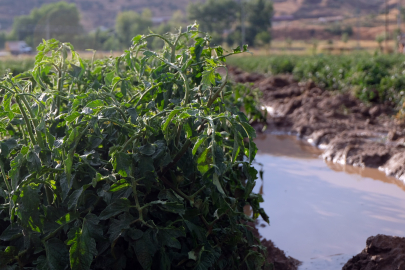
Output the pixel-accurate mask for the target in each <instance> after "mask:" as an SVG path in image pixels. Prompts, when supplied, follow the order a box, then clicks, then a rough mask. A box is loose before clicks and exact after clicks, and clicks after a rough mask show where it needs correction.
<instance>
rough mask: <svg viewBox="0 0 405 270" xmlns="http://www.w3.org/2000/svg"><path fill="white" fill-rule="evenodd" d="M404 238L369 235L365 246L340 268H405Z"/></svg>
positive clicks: (351, 269)
mask: <svg viewBox="0 0 405 270" xmlns="http://www.w3.org/2000/svg"><path fill="white" fill-rule="evenodd" d="M404 250H405V238H403V237H394V236H386V235H380V234H379V235H376V236H371V237H369V238H368V239H367V242H366V248H365V249H364V250H363V251H362V252H361V253H360V254H357V255H356V256H354V257H353V258H352V259H350V260H349V261H348V262H347V263H346V264H345V265H344V266H343V269H342V270H358V269H367V270H405V254H404Z"/></svg>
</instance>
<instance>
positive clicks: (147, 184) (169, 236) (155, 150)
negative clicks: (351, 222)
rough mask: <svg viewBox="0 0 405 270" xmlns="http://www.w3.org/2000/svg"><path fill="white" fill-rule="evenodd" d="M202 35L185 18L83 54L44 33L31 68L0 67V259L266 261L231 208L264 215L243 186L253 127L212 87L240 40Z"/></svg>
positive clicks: (98, 265)
mask: <svg viewBox="0 0 405 270" xmlns="http://www.w3.org/2000/svg"><path fill="white" fill-rule="evenodd" d="M149 38H159V39H162V40H164V42H165V46H164V48H163V50H162V52H160V53H157V52H153V51H149V50H148V49H147V40H148V39H149ZM209 42H210V39H209V36H207V35H205V34H204V33H201V32H200V31H198V29H197V26H196V25H193V26H189V27H188V28H187V30H186V31H185V32H179V33H178V34H167V35H164V36H160V35H155V34H152V35H149V36H136V37H135V38H133V43H132V46H131V47H130V48H129V49H128V50H127V51H125V53H124V54H123V55H121V56H120V57H117V58H112V57H111V58H108V59H104V60H96V61H84V60H83V59H81V58H80V56H79V55H78V53H77V52H75V50H74V48H73V46H72V45H70V44H69V43H61V42H59V41H56V40H48V41H44V42H43V43H42V44H41V45H39V47H38V48H37V49H38V55H37V56H36V62H35V66H34V68H33V69H32V70H30V71H27V72H24V73H21V74H19V75H17V76H15V77H12V76H11V75H7V76H5V77H4V78H3V80H2V81H1V83H0V89H1V92H0V93H1V97H2V102H1V105H2V108H1V114H0V117H1V122H0V133H1V135H2V137H3V139H2V140H1V141H0V149H1V152H0V169H1V178H2V182H1V184H0V187H1V189H0V202H1V208H0V232H1V234H0V265H1V266H5V267H6V268H5V269H17V268H18V269H38V270H45V269H72V270H78V269H134V268H135V269H267V268H268V267H269V265H266V264H265V254H266V251H265V249H264V248H263V247H262V246H260V244H259V242H258V240H257V239H256V240H255V239H254V238H253V235H252V233H251V232H250V231H249V227H248V225H247V222H248V221H251V219H250V218H249V217H247V216H246V215H245V214H244V213H243V208H244V207H245V206H246V205H250V206H251V207H252V209H253V211H254V217H255V218H256V217H258V216H259V215H261V216H262V217H263V219H264V220H267V221H268V217H267V215H266V214H265V212H264V211H263V209H262V208H260V206H259V203H260V202H261V201H262V198H261V196H260V195H257V194H254V193H252V190H253V188H254V186H255V181H256V179H257V171H256V170H255V169H254V167H253V166H252V165H251V162H252V161H253V159H254V157H255V154H256V151H257V148H256V146H255V144H254V143H253V138H254V137H255V131H254V129H253V128H252V127H251V126H250V125H249V119H248V118H247V117H246V116H245V115H244V114H243V113H241V112H240V111H239V110H238V108H237V107H236V106H234V105H233V103H231V102H225V101H224V97H225V96H227V95H228V94H229V93H228V92H229V88H227V87H226V85H227V71H226V67H225V65H224V62H225V57H226V56H228V55H232V54H238V53H241V52H243V51H246V50H247V48H246V47H244V48H243V49H240V48H237V49H235V50H234V51H232V52H230V53H228V54H224V51H223V49H222V48H220V47H214V48H213V47H210V46H209ZM189 44H192V45H189ZM221 69H222V70H223V71H224V72H222V73H221V74H222V75H220V73H219V72H218V71H219V70H221ZM227 91H228V92H227Z"/></svg>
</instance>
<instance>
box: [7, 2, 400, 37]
mask: <svg viewBox="0 0 405 270" xmlns="http://www.w3.org/2000/svg"><path fill="white" fill-rule="evenodd" d="M190 1H198V0H170V1H168V0H66V2H69V3H75V4H76V5H77V6H78V8H79V9H80V11H81V13H82V24H83V25H84V28H85V29H86V30H92V29H95V28H97V27H100V26H104V27H108V28H109V27H113V26H114V23H115V18H116V16H117V14H118V13H119V12H121V11H125V10H134V11H137V12H142V10H143V9H145V8H149V9H150V10H151V11H152V13H153V17H154V18H155V19H156V20H157V21H159V19H162V20H164V19H165V18H167V17H170V16H171V15H172V13H173V12H174V11H176V10H182V11H185V10H186V8H187V5H188V3H189V2H190ZM202 1H204V0H202ZM235 1H239V0H235ZM397 1H398V0H389V1H388V4H389V5H388V6H389V8H390V9H395V8H396V7H397ZM52 2H58V0H0V30H9V29H11V26H12V23H13V18H14V17H15V16H19V15H24V14H29V13H30V11H31V10H32V9H33V8H36V7H40V6H41V5H43V4H46V3H52ZM357 8H358V9H359V10H360V13H361V14H362V15H368V14H378V13H381V12H383V11H384V8H385V6H384V0H356V1H353V0H274V10H275V16H280V15H293V16H294V17H295V18H296V19H306V18H318V17H328V16H345V17H353V16H354V14H355V12H356V10H357Z"/></svg>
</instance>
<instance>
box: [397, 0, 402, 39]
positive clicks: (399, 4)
mask: <svg viewBox="0 0 405 270" xmlns="http://www.w3.org/2000/svg"><path fill="white" fill-rule="evenodd" d="M401 9H402V7H401V0H398V20H397V24H398V31H399V35H400V36H401V34H402V29H401V21H402V18H401V17H402V14H401Z"/></svg>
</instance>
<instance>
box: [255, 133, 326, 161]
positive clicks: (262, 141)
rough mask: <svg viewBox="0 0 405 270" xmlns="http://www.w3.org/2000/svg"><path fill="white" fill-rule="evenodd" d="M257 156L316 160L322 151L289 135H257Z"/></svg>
mask: <svg viewBox="0 0 405 270" xmlns="http://www.w3.org/2000/svg"><path fill="white" fill-rule="evenodd" d="M255 143H256V145H257V148H258V149H259V152H258V153H259V154H271V155H272V156H286V157H295V158H318V157H319V155H321V154H322V151H321V150H319V149H318V148H316V147H313V146H312V145H310V144H309V143H307V142H304V141H302V140H299V139H297V137H295V136H290V135H275V134H259V135H258V136H257V138H256V139H255Z"/></svg>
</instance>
